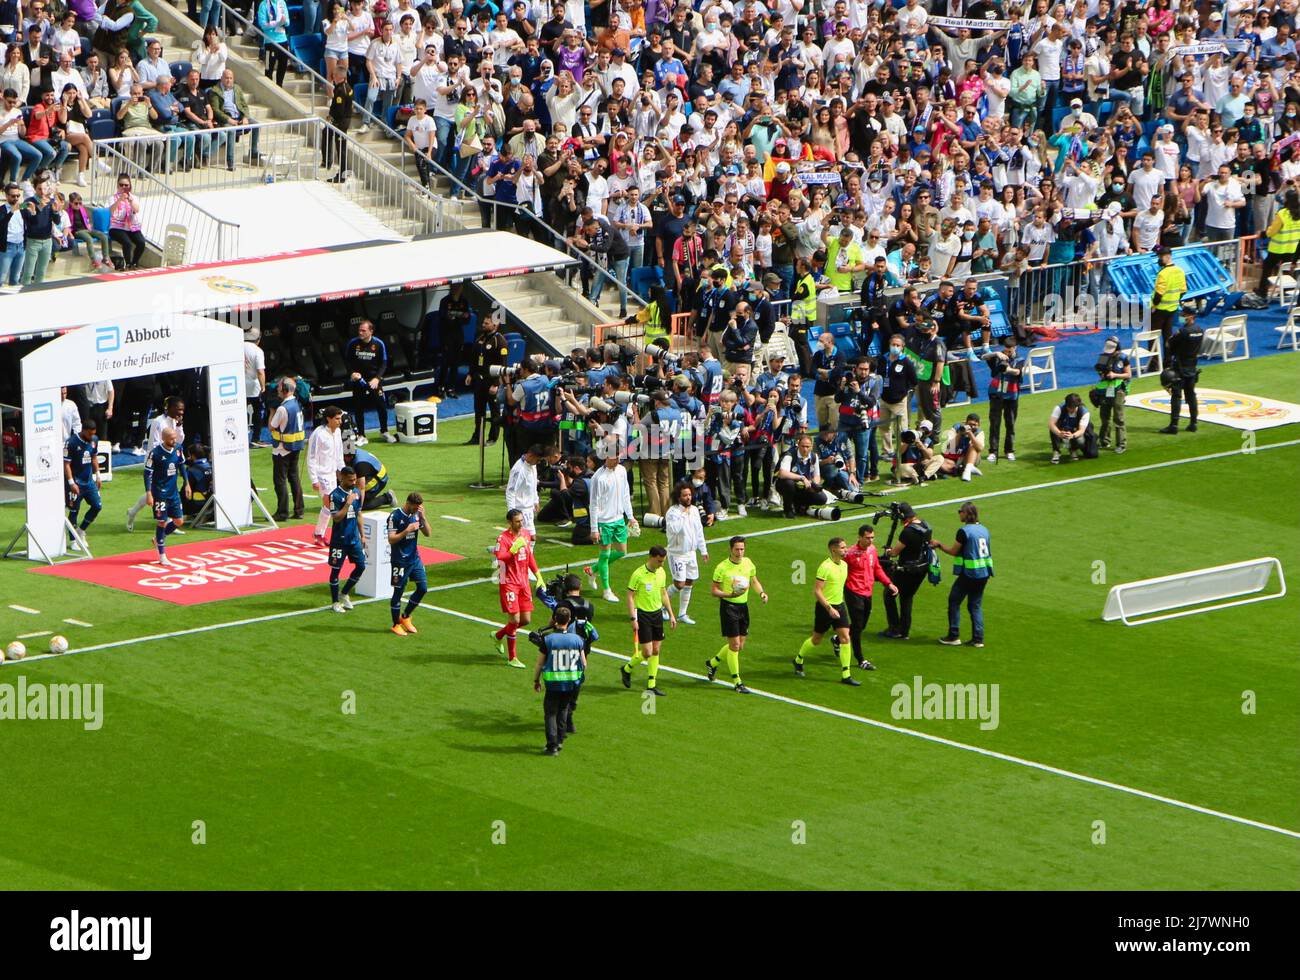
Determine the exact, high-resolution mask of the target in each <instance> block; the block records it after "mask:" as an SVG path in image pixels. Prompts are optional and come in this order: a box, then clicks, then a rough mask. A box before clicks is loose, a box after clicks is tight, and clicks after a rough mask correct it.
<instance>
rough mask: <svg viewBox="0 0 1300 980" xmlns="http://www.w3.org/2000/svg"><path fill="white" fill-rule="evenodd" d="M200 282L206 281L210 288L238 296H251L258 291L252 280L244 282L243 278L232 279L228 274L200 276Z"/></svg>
mask: <svg viewBox="0 0 1300 980" xmlns="http://www.w3.org/2000/svg"><path fill="white" fill-rule="evenodd" d="M199 282H202V283H206V284H207V287H208V288H209V289H211V290H214V291H216V292H218V293H228V294H231V295H236V296H240V295H242V296H251V295H252V294H253V293H256V292H257V291H258V289H257V287H256V286H255V285H253V284H252V283H251V282H244V281H243V280H242V279H230V278H228V277H226V276H200V277H199Z"/></svg>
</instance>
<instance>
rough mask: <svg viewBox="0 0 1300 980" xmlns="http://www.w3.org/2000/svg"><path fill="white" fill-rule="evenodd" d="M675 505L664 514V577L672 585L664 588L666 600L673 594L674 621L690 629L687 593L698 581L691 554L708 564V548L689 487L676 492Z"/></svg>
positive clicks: (698, 570)
mask: <svg viewBox="0 0 1300 980" xmlns="http://www.w3.org/2000/svg"><path fill="white" fill-rule="evenodd" d="M676 497H677V501H676V503H674V504H673V505H672V506H671V507H669V508H668V512H667V513H666V514H664V530H665V531H666V532H667V534H668V574H669V576H670V577H671V578H672V580H673V584H672V585H670V586H669V587H668V597H669V599H671V598H672V596H673V593H676V594H677V620H678V622H681V623H685V624H686V625H687V626H694V625H695V620H693V619H691V617H690V616H688V615H686V611H687V609H689V608H690V605H691V589H692V586H694V584H695V580H696V579H697V578H699V577H700V568H699V563H698V562H697V561H696V559H695V553H696V552H699V554H700V557H701V558H703V559H704V560H705V561H706V562H707V561H708V560H709V546H708V544H706V543H705V540H704V524H703V522H701V520H700V509H699V508H698V507H696V506H695V504H694V503H693V502H692V499H691V497H692V491H691V488H690V485H689V484H682V485H681V486H679V487H678V488H677V493H676Z"/></svg>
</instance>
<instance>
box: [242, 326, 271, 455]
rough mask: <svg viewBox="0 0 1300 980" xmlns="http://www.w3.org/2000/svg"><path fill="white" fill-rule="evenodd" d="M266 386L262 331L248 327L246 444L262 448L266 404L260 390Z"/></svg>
mask: <svg viewBox="0 0 1300 980" xmlns="http://www.w3.org/2000/svg"><path fill="white" fill-rule="evenodd" d="M265 388H266V352H265V351H263V350H262V331H261V329H260V328H258V327H255V326H254V327H249V328H248V329H247V330H245V331H244V395H245V397H246V399H247V401H248V410H249V414H250V416H251V418H250V420H249V427H248V444H249V445H250V446H255V447H257V448H259V449H264V448H265V447H266V443H264V442H262V416H263V414H265V408H266V404H265V402H263V401H262V391H263V390H264V389H265Z"/></svg>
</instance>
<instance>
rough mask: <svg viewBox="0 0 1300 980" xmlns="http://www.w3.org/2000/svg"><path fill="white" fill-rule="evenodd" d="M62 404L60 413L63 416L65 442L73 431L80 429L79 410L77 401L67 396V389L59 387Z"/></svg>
mask: <svg viewBox="0 0 1300 980" xmlns="http://www.w3.org/2000/svg"><path fill="white" fill-rule="evenodd" d="M61 395H62V398H63V404H62V406H61V407H60V410H59V411H60V414H61V415H62V417H63V441H64V442H65V443H66V442H67V441H68V439H69V438H70V437H71V436H72V433H74V432H80V431H81V411H80V410H79V409H78V408H77V403H76V402H74V401H73V400H72V399H71V398H69V397H68V389H67V388H63V389H61Z"/></svg>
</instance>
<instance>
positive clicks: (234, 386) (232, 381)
mask: <svg viewBox="0 0 1300 980" xmlns="http://www.w3.org/2000/svg"><path fill="white" fill-rule="evenodd" d="M217 394H218V395H219V396H220V397H222V398H231V397H233V396H235V395H237V394H239V379H238V378H236V377H235V376H234V375H233V374H226V375H222V377H221V378H219V379H218V380H217Z"/></svg>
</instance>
